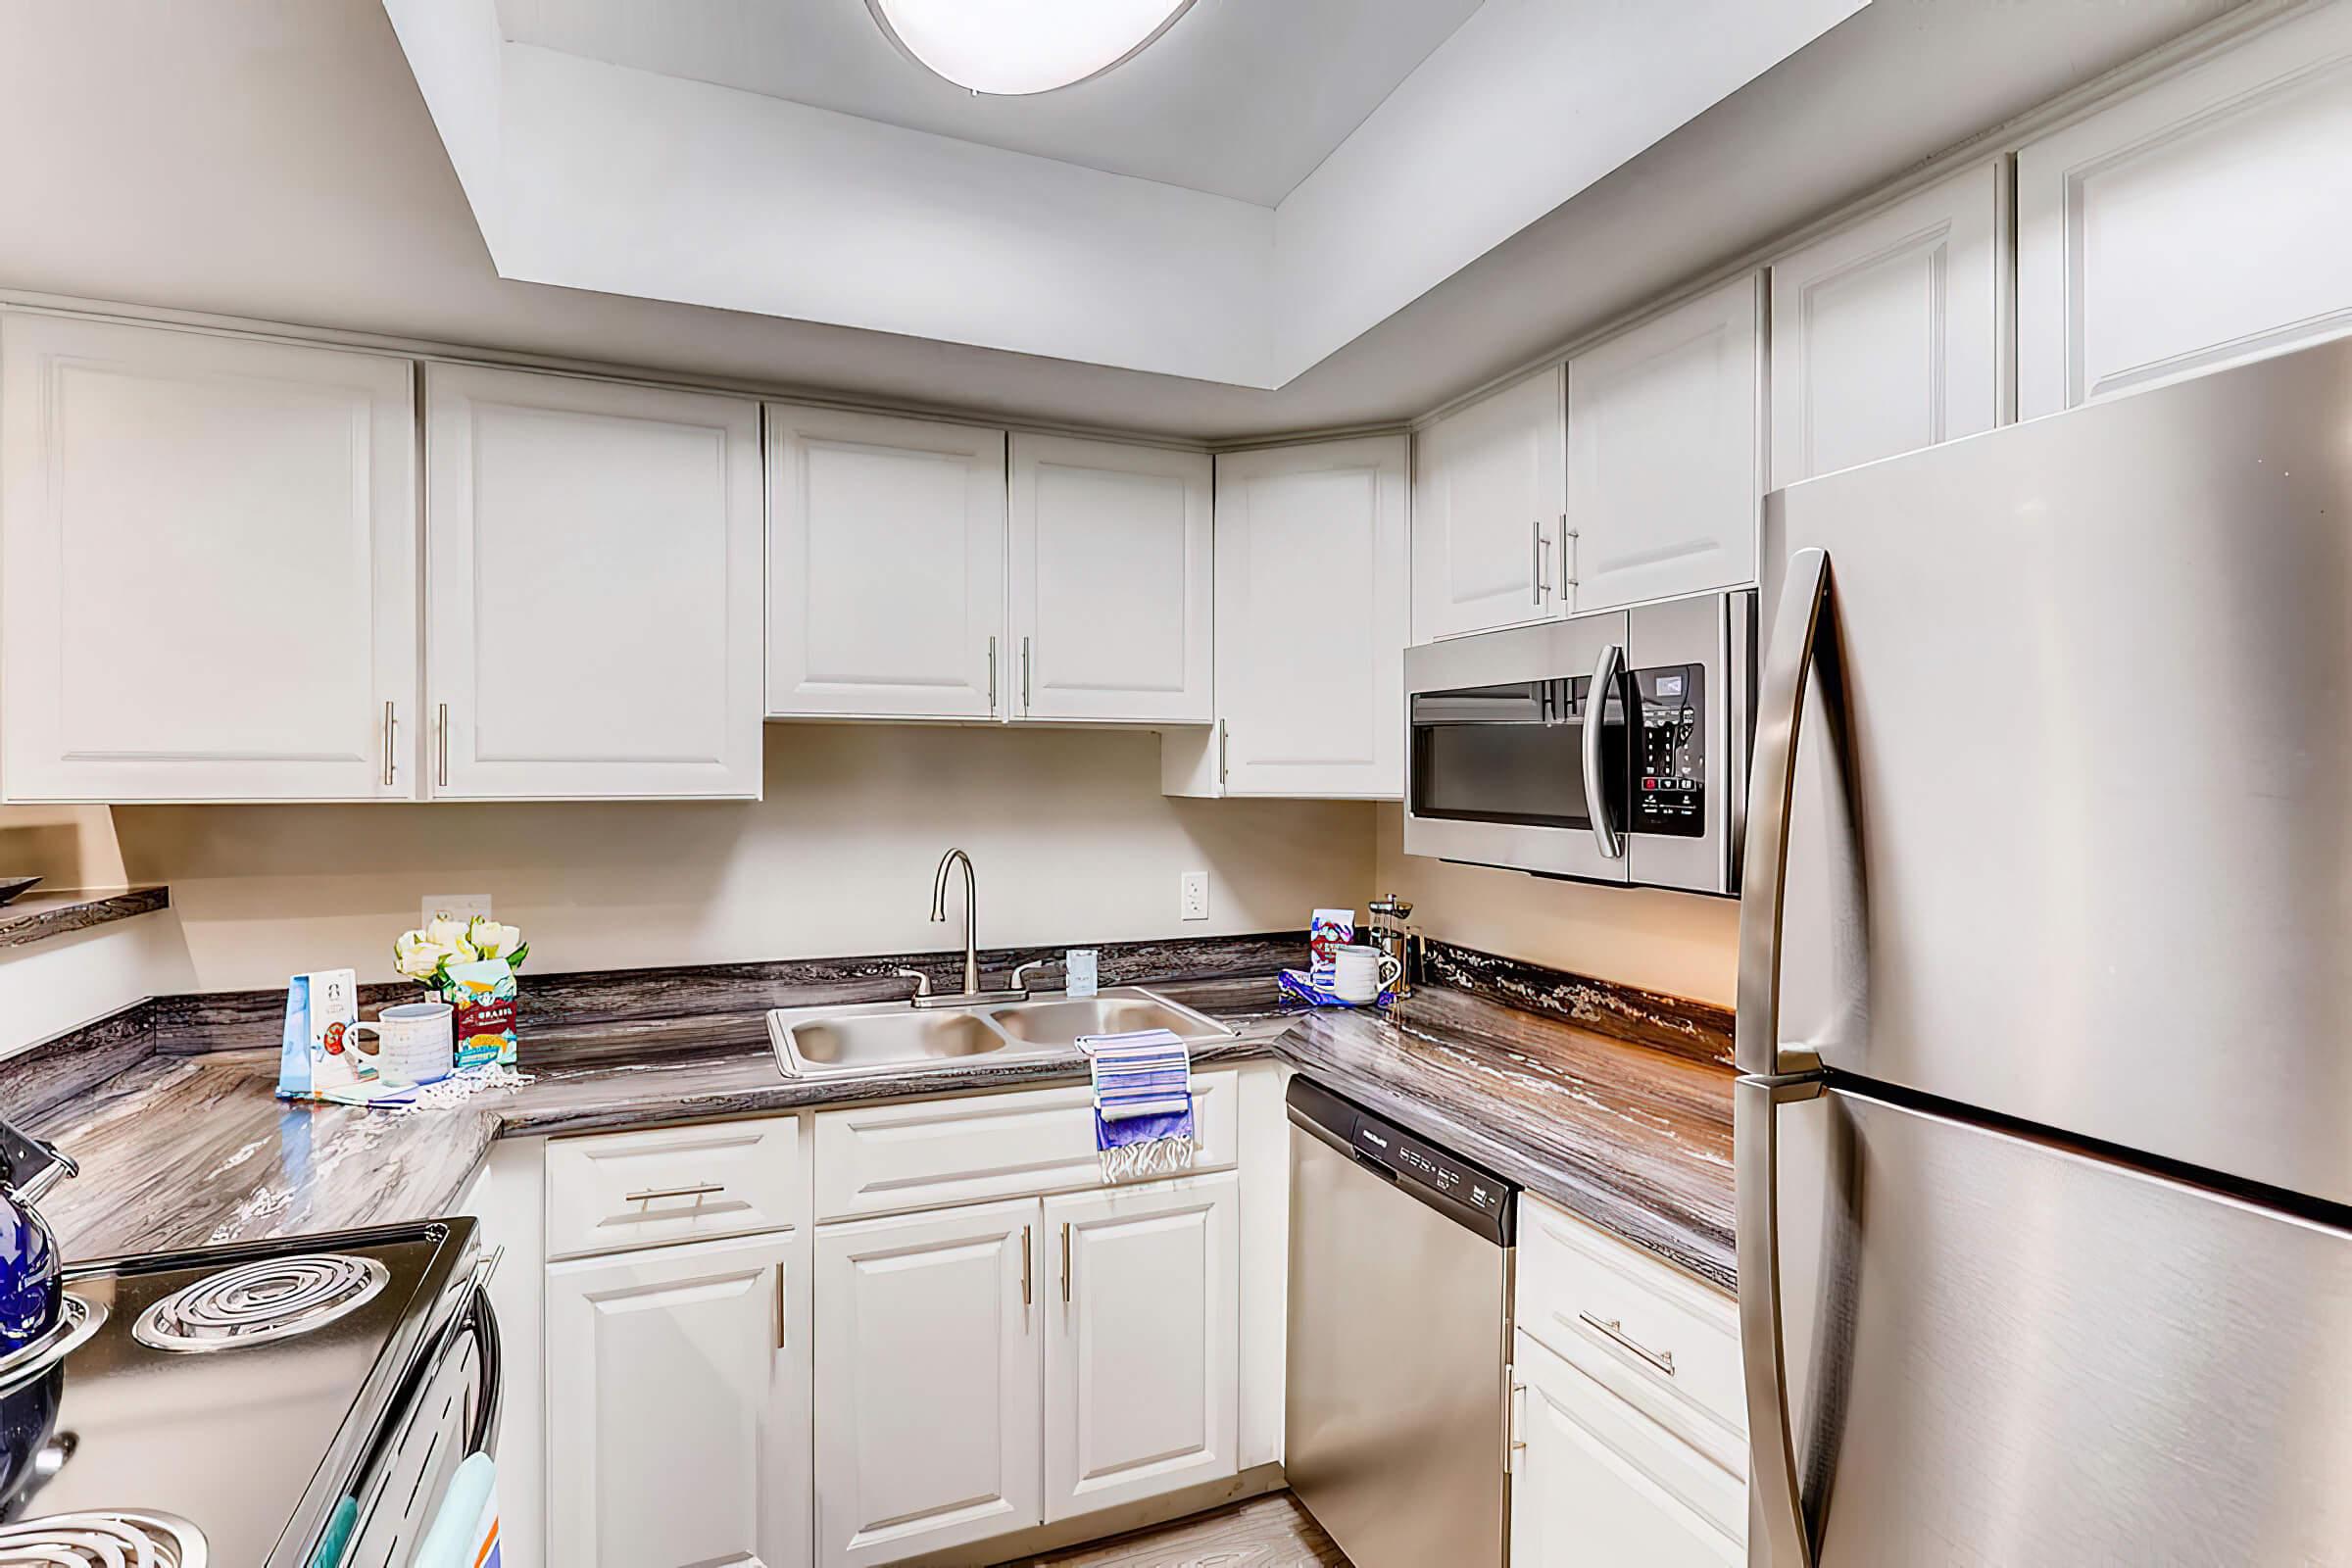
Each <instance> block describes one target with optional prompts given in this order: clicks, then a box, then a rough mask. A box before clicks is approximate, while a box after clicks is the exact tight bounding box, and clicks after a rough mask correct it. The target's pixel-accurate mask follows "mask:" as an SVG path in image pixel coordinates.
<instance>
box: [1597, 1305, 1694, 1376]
mask: <svg viewBox="0 0 2352 1568" xmlns="http://www.w3.org/2000/svg"><path fill="white" fill-rule="evenodd" d="M1576 1316H1577V1321H1579V1322H1581V1323H1582V1324H1584V1325H1585V1327H1587V1328H1589V1329H1592V1330H1594V1331H1595V1332H1597V1333H1599V1334H1600V1335H1601V1336H1603V1337H1604V1338H1606V1339H1608V1340H1610V1341H1611V1342H1613V1343H1614V1344H1616V1345H1617V1346H1619V1347H1620V1348H1624V1349H1628V1350H1631V1351H1633V1352H1634V1354H1636V1355H1638V1356H1640V1357H1641V1358H1642V1360H1644V1361H1647V1362H1648V1363H1649V1364H1650V1365H1651V1366H1654V1367H1656V1368H1657V1369H1658V1370H1659V1371H1661V1372H1663V1373H1665V1374H1666V1375H1667V1376H1668V1377H1672V1376H1674V1352H1673V1351H1672V1350H1653V1349H1651V1348H1649V1347H1648V1346H1646V1345H1643V1344H1642V1342H1641V1341H1639V1340H1637V1339H1635V1338H1633V1337H1632V1336H1631V1335H1629V1334H1627V1333H1626V1332H1625V1324H1624V1322H1623V1321H1622V1320H1621V1319H1618V1318H1613V1317H1594V1316H1593V1314H1592V1313H1590V1312H1579V1313H1577V1314H1576Z"/></svg>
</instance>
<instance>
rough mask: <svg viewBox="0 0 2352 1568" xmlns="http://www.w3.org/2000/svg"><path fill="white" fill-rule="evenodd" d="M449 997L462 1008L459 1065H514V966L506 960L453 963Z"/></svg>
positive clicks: (459, 1031)
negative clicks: (493, 1063) (494, 1063)
mask: <svg viewBox="0 0 2352 1568" xmlns="http://www.w3.org/2000/svg"><path fill="white" fill-rule="evenodd" d="M444 972H445V974H446V975H447V976H448V986H447V989H446V992H445V995H446V996H447V997H448V999H449V1001H450V1002H451V1003H452V1004H454V1005H456V1007H457V1009H458V1017H457V1037H458V1038H457V1066H458V1070H459V1071H460V1072H464V1071H465V1070H466V1068H468V1067H483V1066H488V1065H489V1064H490V1063H492V1062H498V1063H501V1064H503V1065H505V1066H509V1067H512V1066H514V1065H515V966H514V965H513V964H511V963H509V962H507V960H506V959H504V958H479V959H476V960H475V961H474V962H472V963H453V964H451V965H450V966H449V967H448V969H447V970H446V971H444Z"/></svg>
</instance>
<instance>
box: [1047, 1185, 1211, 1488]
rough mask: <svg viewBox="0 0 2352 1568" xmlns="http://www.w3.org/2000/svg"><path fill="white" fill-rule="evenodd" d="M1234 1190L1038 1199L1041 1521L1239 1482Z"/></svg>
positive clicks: (1154, 1189)
mask: <svg viewBox="0 0 2352 1568" xmlns="http://www.w3.org/2000/svg"><path fill="white" fill-rule="evenodd" d="M1240 1191H1241V1190H1240V1186H1239V1179H1238V1178H1237V1177H1235V1176H1234V1175H1233V1174H1231V1173H1227V1174H1225V1175H1221V1176H1202V1177H1195V1178H1191V1179H1188V1180H1181V1181H1174V1182H1163V1183H1158V1184H1155V1185H1151V1186H1144V1187H1126V1188H1111V1189H1108V1190H1105V1191H1103V1192H1099V1193H1082V1194H1076V1195H1072V1196H1070V1197H1066V1198H1050V1199H1047V1200H1046V1206H1045V1233H1044V1234H1045V1240H1046V1247H1047V1250H1048V1253H1049V1255H1050V1256H1051V1257H1052V1258H1053V1259H1054V1264H1055V1270H1056V1282H1055V1283H1056V1287H1057V1289H1056V1290H1054V1291H1052V1292H1049V1293H1047V1296H1048V1305H1047V1311H1046V1344H1045V1357H1046V1384H1045V1387H1046V1394H1045V1412H1046V1419H1045V1428H1046V1431H1045V1437H1046V1448H1045V1451H1046V1477H1045V1483H1046V1485H1045V1501H1046V1518H1047V1519H1049V1520H1055V1519H1067V1518H1071V1517H1073V1516H1075V1515H1078V1514H1085V1513H1093V1512H1095V1511H1097V1510H1099V1509H1103V1508H1107V1507H1111V1506H1113V1505H1115V1504H1118V1503H1122V1502H1132V1501H1134V1500H1136V1499H1138V1498H1142V1497H1148V1496H1152V1495H1157V1494H1160V1493H1163V1492H1168V1491H1172V1490H1174V1489H1175V1488H1177V1487H1183V1486H1191V1485H1194V1484H1196V1483H1200V1482H1206V1481H1216V1480H1221V1479H1223V1478H1225V1477H1227V1476H1231V1475H1233V1474H1234V1473H1235V1472H1236V1470H1237V1468H1238V1466H1237V1464H1236V1460H1235V1446H1236V1436H1237V1432H1236V1427H1237V1415H1236V1407H1237V1406H1236V1401H1237V1399H1238V1397H1239V1393H1240V1372H1239V1365H1238V1361H1237V1354H1238V1351H1237V1339H1238V1334H1239V1322H1238V1317H1239V1312H1240V1303H1241V1296H1240V1291H1239V1287H1238V1284H1237V1282H1236V1279H1235V1270H1236V1268H1237V1266H1238V1261H1239V1254H1238V1252H1237V1247H1238V1244H1239V1237H1240V1224H1239V1218H1240V1209H1241V1202H1240Z"/></svg>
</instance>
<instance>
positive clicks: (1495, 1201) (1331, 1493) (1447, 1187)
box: [1283, 1077, 1518, 1568]
mask: <svg viewBox="0 0 2352 1568" xmlns="http://www.w3.org/2000/svg"><path fill="white" fill-rule="evenodd" d="M1288 1103H1289V1105H1290V1114H1291V1290H1290V1387H1289V1393H1288V1395H1287V1397H1286V1415H1287V1431H1286V1434H1285V1439H1284V1455H1283V1465H1284V1468H1285V1470H1286V1471H1287V1472H1288V1474H1289V1476H1290V1482H1291V1488H1292V1490H1293V1491H1295V1492H1296V1493H1298V1495H1299V1501H1300V1502H1302V1503H1304V1504H1305V1505H1306V1508H1307V1511H1308V1512H1309V1513H1312V1514H1313V1515H1314V1516H1315V1522H1316V1523H1317V1524H1320V1525H1321V1526H1322V1527H1323V1528H1324V1529H1325V1530H1326V1531H1328V1532H1329V1533H1330V1535H1331V1538H1332V1539H1333V1540H1334V1541H1336V1542H1338V1543H1339V1544H1340V1549H1341V1550H1343V1551H1345V1552H1346V1553H1347V1554H1348V1561H1349V1562H1351V1563H1352V1564H1354V1565H1355V1568H1429V1565H1430V1564H1433V1563H1445V1564H1447V1565H1477V1568H1500V1565H1501V1563H1502V1562H1503V1556H1504V1551H1505V1548H1506V1545H1507V1537H1508V1533H1509V1518H1510V1492H1509V1488H1510V1475H1509V1468H1508V1464H1509V1454H1508V1451H1507V1449H1508V1445H1509V1433H1508V1431H1507V1430H1506V1427H1505V1420H1506V1414H1507V1411H1508V1408H1509V1402H1510V1375H1509V1370H1508V1368H1507V1366H1506V1362H1507V1361H1508V1359H1509V1351H1510V1317H1511V1245H1512V1241H1513V1236H1514V1232H1513V1228H1512V1227H1513V1221H1514V1216H1515V1214H1516V1212H1517V1205H1516V1204H1515V1203H1514V1202H1513V1201H1512V1200H1513V1198H1514V1197H1515V1196H1516V1195H1517V1192H1518V1189H1517V1188H1516V1187H1514V1186H1513V1185H1512V1184H1511V1183H1509V1182H1507V1181H1504V1180H1502V1179H1501V1178H1499V1177H1497V1176H1495V1175H1494V1174H1493V1173H1492V1172H1489V1171H1485V1170H1481V1169H1480V1168H1478V1167H1477V1166H1475V1165H1472V1164H1470V1163H1469V1162H1468V1161H1466V1160H1463V1159H1461V1158H1458V1157H1457V1156H1455V1155H1453V1154H1451V1153H1448V1152H1446V1151H1445V1150H1442V1149H1439V1148H1437V1147H1436V1146H1434V1145H1432V1144H1430V1143H1428V1142H1427V1141H1426V1140H1424V1139H1421V1138H1418V1137H1416V1136H1414V1135H1413V1134H1411V1133H1408V1132H1406V1131H1405V1130H1404V1129H1402V1128H1400V1127H1398V1126H1397V1125H1396V1124H1395V1123H1394V1122H1391V1121H1389V1120H1387V1119H1386V1118H1384V1117H1382V1116H1379V1115H1376V1114H1374V1113H1373V1112H1372V1111H1369V1110H1366V1109H1364V1108H1363V1107H1362V1106H1360V1105H1357V1104H1354V1103H1351V1102H1349V1101H1347V1100H1343V1099H1342V1098H1340V1097H1339V1096H1338V1095H1335V1094H1333V1093H1332V1092H1331V1091H1330V1090H1328V1089H1325V1088H1324V1087H1323V1086H1322V1085H1320V1084H1317V1083H1315V1082H1313V1081H1311V1080H1310V1079H1307V1078H1304V1077H1298V1078H1293V1079H1292V1080H1291V1087H1290V1091H1289V1095H1288Z"/></svg>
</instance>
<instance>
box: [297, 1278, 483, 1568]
mask: <svg viewBox="0 0 2352 1568" xmlns="http://www.w3.org/2000/svg"><path fill="white" fill-rule="evenodd" d="M500 1255H501V1250H496V1249H494V1250H492V1251H491V1252H490V1253H488V1254H487V1255H486V1256H483V1257H480V1258H478V1259H477V1260H476V1261H475V1262H474V1265H473V1267H472V1270H471V1273H470V1277H469V1278H468V1279H467V1280H466V1282H465V1284H464V1285H463V1286H462V1287H461V1292H460V1296H459V1305H458V1309H457V1311H456V1312H455V1313H454V1314H452V1315H451V1317H450V1318H449V1320H448V1321H447V1323H446V1324H445V1326H444V1327H443V1328H442V1330H441V1332H440V1333H439V1334H438V1336H436V1338H435V1340H434V1342H433V1344H432V1347H431V1348H430V1349H429V1350H428V1351H427V1352H426V1353H425V1354H424V1355H423V1356H421V1357H420V1358H419V1359H418V1362H417V1366H416V1367H415V1368H414V1369H413V1371H412V1374H411V1376H410V1379H409V1380H408V1384H407V1387H405V1388H404V1389H403V1391H402V1397H401V1399H400V1400H399V1402H398V1405H397V1406H396V1408H395V1409H394V1411H393V1412H392V1414H391V1416H390V1418H389V1419H388V1420H387V1421H386V1422H385V1425H384V1428H383V1430H382V1432H381V1433H380V1434H379V1436H378V1440H377V1443H376V1446H375V1448H374V1451H373V1452H372V1453H370V1455H369V1456H368V1461H367V1463H366V1465H365V1467H364V1469H363V1471H362V1474H361V1476H360V1478H359V1481H358V1484H357V1485H356V1486H355V1487H354V1488H353V1489H352V1493H351V1495H350V1496H349V1498H347V1500H346V1502H345V1504H344V1507H343V1509H342V1511H341V1516H340V1520H339V1522H338V1526H337V1527H335V1528H333V1529H330V1534H329V1541H328V1543H326V1544H322V1545H321V1546H320V1547H319V1551H318V1553H317V1554H316V1555H315V1556H314V1557H313V1559H312V1561H313V1562H314V1563H315V1564H324V1563H332V1564H333V1565H334V1568H408V1565H409V1564H410V1563H411V1562H412V1561H413V1560H414V1558H415V1555H416V1551H417V1545H418V1544H419V1543H420V1542H421V1540H422V1538H423V1536H424V1534H425V1532H426V1531H427V1530H428V1529H430V1528H431V1527H432V1524H433V1521H434V1520H435V1519H436V1518H438V1517H439V1515H440V1512H441V1506H442V1503H443V1502H444V1500H445V1499H446V1498H447V1497H448V1495H449V1493H450V1484H451V1482H452V1481H453V1480H455V1479H456V1476H457V1469H458V1466H459V1465H460V1464H461V1463H463V1462H464V1461H465V1459H466V1457H467V1456H468V1455H469V1454H475V1453H486V1454H495V1453H496V1451H497V1447H498V1414H499V1400H500V1394H501V1387H500V1383H501V1380H500V1375H499V1372H500V1360H501V1357H500V1348H499V1338H498V1316H497V1314H496V1313H495V1312H494V1311H492V1310H491V1306H490V1291H489V1284H490V1274H491V1272H492V1270H494V1269H496V1268H497V1267H498V1261H499V1257H500ZM341 1520H347V1521H348V1523H342V1522H341ZM338 1533H339V1534H340V1536H341V1538H342V1539H341V1541H340V1544H336V1542H335V1540H334V1537H335V1536H336V1535H337V1534H338ZM338 1553H339V1554H338Z"/></svg>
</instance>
